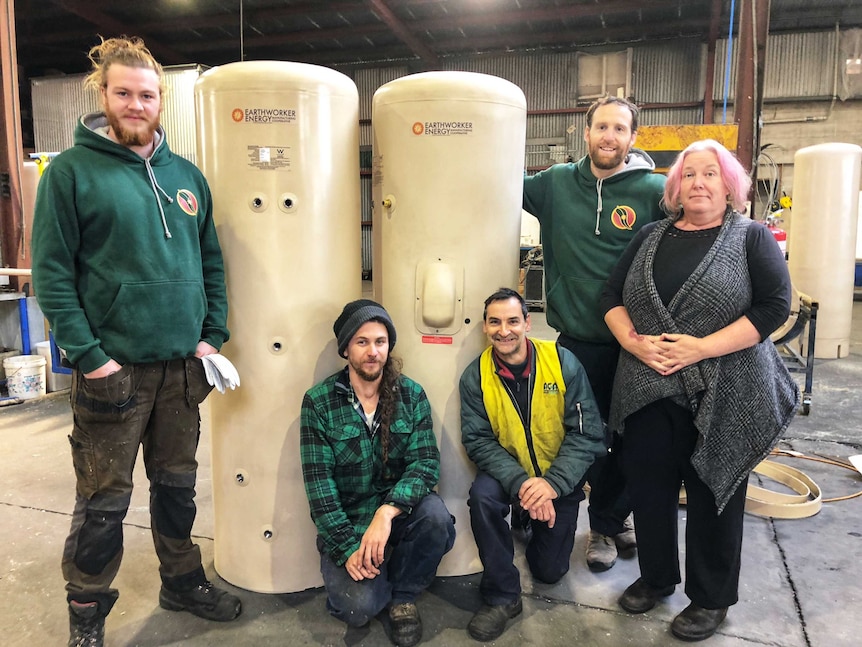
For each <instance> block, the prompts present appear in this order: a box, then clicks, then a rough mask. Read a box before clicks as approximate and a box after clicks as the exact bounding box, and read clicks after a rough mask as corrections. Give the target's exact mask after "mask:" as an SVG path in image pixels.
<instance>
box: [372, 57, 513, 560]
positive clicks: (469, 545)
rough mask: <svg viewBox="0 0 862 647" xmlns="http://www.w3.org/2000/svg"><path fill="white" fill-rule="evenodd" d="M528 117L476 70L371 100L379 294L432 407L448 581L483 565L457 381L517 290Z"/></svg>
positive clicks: (409, 83) (383, 92) (425, 78)
mask: <svg viewBox="0 0 862 647" xmlns="http://www.w3.org/2000/svg"><path fill="white" fill-rule="evenodd" d="M526 115H527V112H526V101H525V99H524V94H523V92H521V90H520V89H519V88H518V87H517V86H515V85H513V84H512V83H510V82H508V81H505V80H503V79H500V78H497V77H494V76H488V75H484V74H475V73H470V72H427V73H422V74H415V75H411V76H407V77H403V78H401V79H398V80H395V81H392V82H390V83H387V84H386V85H384V86H382V87H380V88H379V89H378V90H377V92H376V93H375V94H374V100H373V106H372V128H373V137H374V151H373V152H374V162H373V179H372V196H373V200H374V220H373V236H374V264H373V278H374V293H375V297H376V299H377V300H379V301H380V302H381V303H383V305H385V307H386V308H387V310H388V311H389V312H390V314H391V315H392V318H393V320H394V322H395V325H396V327H397V329H398V347H397V349H396V352H397V354H398V355H399V356H400V357H402V358H403V359H404V373H405V374H406V375H408V376H410V377H412V378H413V379H415V380H416V381H417V382H419V383H420V384H421V385H422V386H423V387H424V388H425V391H426V393H427V395H428V399H429V401H430V403H431V409H432V413H433V417H434V430H435V432H436V433H437V438H438V441H439V445H440V454H441V477H440V485H439V492H440V494H441V496H442V497H443V499H444V500H445V502H446V505H447V507H448V508H449V510H450V511H451V512H452V514H453V515H455V517H456V519H457V524H456V529H457V539H456V541H455V546H454V548H453V549H452V551H451V552H450V553H449V554H448V555H446V557H444V559H443V562H442V564H441V565H440V568H439V570H438V574H439V575H463V574H467V573H475V572H478V571H480V570H481V569H482V566H481V563H480V561H479V557H478V553H477V551H476V544H475V542H474V540H473V533H472V532H471V531H470V516H469V511H468V508H467V493H468V490H469V487H470V484H471V483H472V481H473V477H474V475H475V467H474V466H473V464H472V463H471V462H470V460H469V459H468V458H467V456H466V453H465V452H464V449H463V446H462V445H461V425H460V401H459V395H458V380H459V379H460V377H461V373H462V372H463V371H464V369H465V368H466V367H467V364H469V363H470V362H471V361H472V360H473V359H474V358H475V357H477V356H478V355H479V353H480V352H481V351H482V350H483V349H484V348H485V346H486V345H487V342H486V337H485V335H484V334H483V333H482V311H483V302H484V300H485V298H486V297H487V296H489V295H490V294H491V293H492V292H494V291H495V290H496V289H497V288H498V287H500V286H507V287H511V288H513V289H514V288H517V285H518V251H519V238H520V229H521V195H522V187H523V175H524V146H525V137H526Z"/></svg>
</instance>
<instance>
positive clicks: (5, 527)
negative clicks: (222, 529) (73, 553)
mask: <svg viewBox="0 0 862 647" xmlns="http://www.w3.org/2000/svg"><path fill="white" fill-rule="evenodd" d="M854 316H855V317H854V322H855V323H854V328H853V330H854V332H853V343H852V344H851V354H850V356H849V357H847V358H844V359H841V360H825V361H819V362H818V363H817V365H816V369H815V373H814V394H813V400H812V405H811V413H810V415H809V416H807V417H806V416H797V417H796V419H795V420H794V421H793V423H792V424H791V426H790V428H789V430H788V432H787V435H786V437H785V439H784V440H783V441H782V442H781V447H784V448H787V449H792V450H795V451H799V452H803V453H804V454H806V455H812V456H813V455H816V454H826V455H834V456H842V457H846V456H849V455H853V454H859V453H862V415H860V413H862V303H856V304H854ZM533 319H534V330H533V334H534V335H535V336H536V337H548V336H549V335H550V331H549V329H548V328H547V326H546V325H545V323H544V316H543V315H542V313H533ZM799 378H800V382H801V375H800V376H799ZM204 416H205V419H206V411H204ZM70 426H71V414H70V411H69V404H68V392H59V393H56V394H51V395H48V396H46V397H44V398H40V399H38V400H31V401H27V402H25V403H23V404H20V405H16V406H11V407H5V408H2V409H0V438H2V452H0V474H2V477H3V478H2V485H0V600H2V604H0V627H3V635H2V644H3V645H6V646H17V645H22V646H28V647H30V646H37V645H38V646H41V645H49V644H54V645H60V644H65V641H66V639H67V636H68V625H67V622H68V619H67V614H66V606H65V596H64V591H63V580H62V577H61V574H60V568H59V564H60V555H61V551H62V545H63V540H64V538H65V536H66V533H67V532H68V529H69V520H70V513H71V510H72V505H73V491H74V479H73V474H72V468H71V461H70V459H69V448H68V442H67V441H66V435H67V434H68V433H69V429H70ZM205 427H206V425H205ZM199 459H200V463H201V466H200V471H199V479H198V498H197V502H198V510H199V512H198V518H197V521H196V524H195V529H194V535H195V539H196V541H197V542H198V543H199V544H200V546H201V549H202V552H203V556H204V565H205V566H206V568H207V571H208V572H209V573H210V575H211V577H212V578H213V579H214V580H215V581H217V582H221V580H220V579H219V578H218V576H217V575H216V573H215V571H214V569H213V566H212V562H213V539H212V537H213V517H212V496H211V489H212V483H211V472H210V440H209V435H208V433H207V432H206V431H205V432H204V433H203V435H202V439H201V449H200V452H199ZM782 460H783V459H782ZM790 462H791V463H792V464H793V465H795V466H797V467H800V468H801V469H803V470H804V471H805V472H807V473H808V474H809V475H810V476H812V477H813V478H814V479H815V480H816V481H817V483H818V484H819V485H820V486H821V487H822V489H823V496H824V497H825V498H832V497H840V496H842V495H847V494H851V493H854V492H856V491H858V490H860V489H862V477H860V475H859V474H856V473H854V472H851V471H847V470H842V469H837V468H835V467H831V466H827V465H823V464H821V463H814V462H808V461H799V460H793V461H790ZM136 483H137V484H138V488H137V489H136V491H135V494H134V497H133V500H132V506H131V509H130V510H129V514H128V517H127V518H126V522H125V561H124V562H123V565H122V568H121V569H120V573H119V576H118V577H117V580H116V586H117V587H118V588H119V590H120V592H121V595H120V599H119V601H118V603H117V605H116V606H115V608H114V611H113V612H112V613H111V615H110V616H109V617H108V619H107V644H108V645H111V646H120V645H141V646H155V645H200V646H204V645H213V644H215V645H239V646H243V645H270V644H281V645H290V646H293V645H346V646H356V647H359V646H363V647H376V646H381V647H382V646H385V645H389V644H390V643H389V640H388V638H387V634H386V631H385V629H384V626H383V625H382V624H381V623H380V622H377V621H374V622H372V623H371V624H370V625H369V626H368V627H367V628H365V629H362V630H346V629H345V626H344V625H342V624H341V623H339V622H338V621H336V620H334V619H332V618H331V617H329V615H328V614H327V613H326V611H325V609H324V600H325V594H324V592H323V590H322V589H313V590H309V591H305V592H302V593H293V594H283V595H264V594H257V593H251V592H247V591H242V590H240V589H235V588H234V587H231V586H230V585H228V584H225V586H226V587H227V588H229V589H231V590H233V591H234V592H236V593H237V594H238V595H240V596H241V598H242V600H243V605H244V608H243V613H242V615H241V616H240V618H238V619H237V620H236V621H234V622H232V623H227V624H219V623H212V622H207V621H204V620H201V619H198V618H196V617H193V616H191V615H189V614H188V613H171V612H168V611H164V610H162V609H161V608H159V606H158V590H159V577H158V570H157V562H156V557H155V554H154V552H153V548H152V543H151V536H150V530H149V525H148V524H149V518H148V513H147V488H146V481H145V477H144V473H143V470H142V469H141V466H140V465H139V466H138V473H137V475H136ZM769 486H770V487H773V488H777V487H780V486H776V485H775V484H770V485H769ZM585 510H586V507H585V506H582V514H581V523H580V526H579V529H578V533H577V538H576V542H575V550H574V552H573V554H572V568H571V571H570V572H569V574H568V575H567V576H566V577H565V578H564V579H563V580H562V581H561V582H559V583H558V584H556V585H554V586H548V585H541V584H536V583H534V582H532V580H531V578H530V576H529V574H528V572H527V570H526V568H525V562H524V559H523V552H522V550H520V543H519V542H516V545H518V546H519V553H518V557H517V559H518V564H519V566H520V567H521V572H522V579H523V587H524V613H523V615H522V616H520V617H519V618H517V619H516V620H515V621H514V622H512V623H510V627H509V629H508V630H507V631H506V632H505V633H504V634H503V636H502V637H500V638H499V639H498V640H497V641H496V642H495V643H494V644H496V645H500V646H501V647H515V646H517V647H523V646H524V645H541V646H542V647H555V646H563V645H566V646H568V645H581V646H584V647H590V646H593V645H596V646H614V647H616V646H619V645H639V646H640V645H643V646H660V645H669V644H674V643H678V642H679V641H677V640H676V639H674V638H673V637H672V635H671V634H670V632H669V629H668V625H669V622H670V621H671V619H672V618H673V616H674V615H675V614H676V613H678V612H679V611H680V610H681V609H682V608H683V607H684V606H685V605H686V604H687V603H688V600H687V598H686V597H685V595H684V594H683V593H682V587H678V588H677V592H676V593H675V594H674V595H672V596H671V597H670V598H668V599H667V600H666V602H665V603H662V604H659V605H658V606H657V607H656V608H655V609H653V610H652V611H650V612H649V613H646V614H643V615H640V616H632V615H629V614H627V613H625V612H624V611H623V610H622V609H620V608H619V606H618V605H617V603H616V600H617V598H618V597H619V595H620V594H621V593H622V591H623V590H624V589H625V587H626V586H628V585H629V584H630V583H631V582H633V581H634V580H635V579H636V578H637V577H638V566H637V560H636V559H633V558H629V559H620V560H619V561H618V562H617V565H616V566H615V567H614V568H613V569H612V570H610V571H608V572H606V573H600V574H594V573H591V572H590V571H589V570H588V569H587V568H586V565H585V563H584V558H583V555H584V550H585V544H586V529H587V522H586V512H585ZM680 518H681V520H684V519H685V510H684V509H682V510H681V511H680ZM683 527H684V524H681V529H682V528H683ZM860 538H862V498H855V499H850V500H845V501H840V502H831V503H824V505H823V509H822V510H821V511H820V513H819V514H817V515H816V516H814V517H811V518H808V519H803V520H794V521H790V520H771V519H763V518H759V517H754V516H751V515H746V518H745V540H744V546H743V555H742V576H741V582H740V591H739V593H740V601H739V604H737V605H736V606H735V607H733V608H732V609H731V610H730V613H729V614H728V618H727V620H726V621H725V623H724V624H723V625H722V627H721V629H720V631H719V632H718V633H717V634H716V635H715V636H714V637H713V638H711V639H710V640H709V641H708V643H707V644H709V645H711V646H713V647H743V646H745V647H751V646H752V645H772V646H780V647H811V646H813V647H838V646H848V647H849V646H851V645H859V644H862V638H860V636H862V614H860V613H859V609H860V604H862V586H860V578H862V567H860V563H862V539H860ZM681 547H682V544H681ZM478 582H479V576H478V575H471V576H464V577H448V578H438V580H437V581H436V582H435V583H434V584H433V586H432V587H431V588H430V589H429V590H428V591H427V592H426V593H425V594H423V595H422V596H421V597H420V599H419V601H418V604H419V608H420V611H421V613H422V617H423V621H424V627H425V630H424V638H423V641H422V643H421V644H422V645H429V646H437V647H443V646H445V647H450V646H455V645H473V644H477V643H475V642H474V641H472V640H471V639H470V638H469V637H468V636H467V634H466V632H465V627H466V625H467V622H468V621H469V620H470V617H471V615H472V613H473V612H474V611H475V610H476V609H477V608H478V607H479V604H480V600H479V595H478Z"/></svg>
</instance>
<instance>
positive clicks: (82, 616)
mask: <svg viewBox="0 0 862 647" xmlns="http://www.w3.org/2000/svg"><path fill="white" fill-rule="evenodd" d="M104 644H105V616H103V615H102V614H101V612H100V611H99V603H98V602H87V603H81V602H75V601H74V600H73V601H71V602H69V647H103V645H104Z"/></svg>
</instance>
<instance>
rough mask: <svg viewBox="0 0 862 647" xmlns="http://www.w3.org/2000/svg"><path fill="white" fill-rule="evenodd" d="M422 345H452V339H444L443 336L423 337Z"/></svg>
mask: <svg viewBox="0 0 862 647" xmlns="http://www.w3.org/2000/svg"><path fill="white" fill-rule="evenodd" d="M422 343H423V344H447V345H448V344H451V343H452V338H451V337H444V336H442V335H422Z"/></svg>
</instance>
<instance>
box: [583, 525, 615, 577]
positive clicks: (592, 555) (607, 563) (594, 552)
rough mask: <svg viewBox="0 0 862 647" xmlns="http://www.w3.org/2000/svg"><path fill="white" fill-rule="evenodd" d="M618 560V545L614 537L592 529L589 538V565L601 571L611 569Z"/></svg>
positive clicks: (591, 568)
mask: <svg viewBox="0 0 862 647" xmlns="http://www.w3.org/2000/svg"><path fill="white" fill-rule="evenodd" d="M616 561H617V545H616V543H614V538H613V537H608V536H607V535H603V534H601V533H600V532H596V531H595V530H590V536H589V538H588V539H587V566H589V567H590V570H591V571H595V572H597V573H600V572H602V571H606V570H608V569H610V568H611V567H612V566H613V565H614V564H615V563H616Z"/></svg>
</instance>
